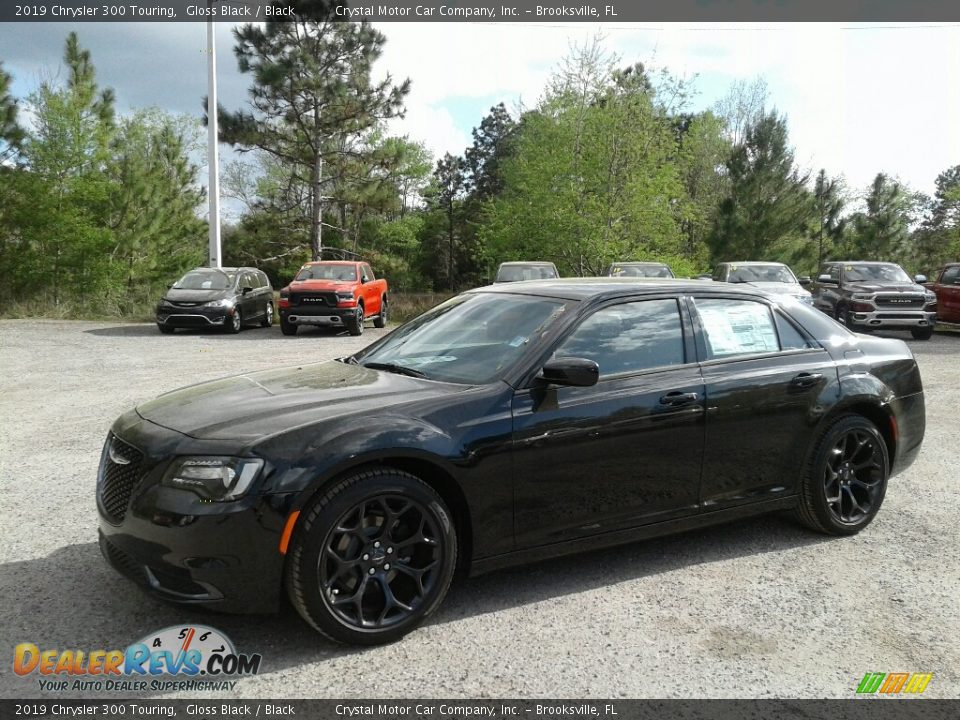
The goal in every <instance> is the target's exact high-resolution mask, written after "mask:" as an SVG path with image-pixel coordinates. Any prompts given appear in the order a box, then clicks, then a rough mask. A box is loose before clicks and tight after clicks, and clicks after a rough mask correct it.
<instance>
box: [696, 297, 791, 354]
mask: <svg viewBox="0 0 960 720" xmlns="http://www.w3.org/2000/svg"><path fill="white" fill-rule="evenodd" d="M697 309H698V311H699V312H700V316H701V317H702V319H703V325H704V329H705V330H706V335H707V343H708V344H709V346H710V353H711V354H712V355H713V356H714V357H723V356H726V355H741V354H752V353H765V352H777V351H779V350H780V345H779V343H778V342H777V333H776V330H775V328H774V326H773V323H772V322H771V319H770V311H769V310H768V309H767V308H766V306H765V305H761V304H760V303H753V302H746V303H734V302H722V303H703V304H698V306H697Z"/></svg>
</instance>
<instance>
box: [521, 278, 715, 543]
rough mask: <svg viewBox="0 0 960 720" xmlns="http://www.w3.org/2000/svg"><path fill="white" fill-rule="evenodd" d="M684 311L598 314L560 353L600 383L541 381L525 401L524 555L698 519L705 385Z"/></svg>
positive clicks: (648, 303) (647, 308) (652, 307)
mask: <svg viewBox="0 0 960 720" xmlns="http://www.w3.org/2000/svg"><path fill="white" fill-rule="evenodd" d="M684 312H685V310H684V309H682V306H681V305H680V304H679V302H678V300H677V299H676V298H673V297H663V298H656V299H642V300H641V299H637V300H631V301H627V302H622V301H618V302H615V303H612V304H608V305H606V306H603V307H600V308H598V309H597V310H595V311H594V312H593V313H591V314H590V315H589V316H587V317H586V318H584V319H583V320H581V321H580V322H579V324H578V325H577V326H576V327H575V328H573V329H572V330H571V331H570V332H569V333H568V334H567V335H566V337H565V338H564V339H561V340H560V342H559V343H558V346H557V348H556V350H555V355H556V356H561V357H580V358H587V359H591V360H595V361H596V362H597V364H598V365H599V366H600V379H599V382H598V383H597V384H596V385H594V386H592V387H558V386H555V385H544V384H543V383H542V382H540V381H534V383H533V384H532V385H531V386H530V387H526V388H523V389H520V390H518V391H517V393H516V395H515V396H514V400H513V420H514V436H513V447H514V453H513V455H514V462H513V467H514V478H515V483H514V488H515V495H514V497H515V527H516V539H517V546H518V547H532V546H536V545H544V544H549V543H554V542H561V541H564V540H570V539H576V538H578V537H584V536H589V535H597V534H601V533H605V532H612V531H616V530H620V529H626V528H631V527H636V526H639V525H644V524H647V523H652V522H657V521H661V520H668V519H670V518H675V517H680V516H684V515H690V514H694V513H696V512H697V502H698V496H699V482H700V463H701V455H702V452H703V440H704V407H703V382H702V380H701V378H700V370H699V368H698V366H697V363H696V357H695V350H694V348H693V342H692V334H691V332H690V326H689V322H687V323H686V324H684V322H683V320H682V313H684ZM685 327H686V332H685V331H684V328H685Z"/></svg>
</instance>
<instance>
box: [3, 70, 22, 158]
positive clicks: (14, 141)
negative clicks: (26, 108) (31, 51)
mask: <svg viewBox="0 0 960 720" xmlns="http://www.w3.org/2000/svg"><path fill="white" fill-rule="evenodd" d="M12 84H13V77H12V76H11V75H10V74H9V73H7V72H5V71H4V69H3V63H0V167H2V166H5V165H7V164H9V163H11V162H13V161H15V160H16V159H17V157H18V156H19V154H20V149H21V147H22V145H23V140H24V138H25V137H26V134H25V133H24V131H23V128H22V127H20V123H19V122H18V118H17V115H18V112H19V107H18V105H17V101H16V99H15V98H14V97H13V96H12V95H11V94H10V86H11V85H12Z"/></svg>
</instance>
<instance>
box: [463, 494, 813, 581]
mask: <svg viewBox="0 0 960 720" xmlns="http://www.w3.org/2000/svg"><path fill="white" fill-rule="evenodd" d="M796 504H797V496H796V495H791V496H789V497H781V498H777V499H775V500H765V501H763V502H758V503H750V504H749V505H738V506H737V507H733V508H727V509H724V510H716V511H714V512H708V513H701V514H699V515H691V516H689V517H685V518H678V519H676V520H666V521H664V522H659V523H652V524H650V525H642V526H640V527H637V528H631V529H629V530H618V531H617V532H611V533H605V534H602V535H591V536H590V537H585V538H577V539H576V540H567V541H564V542H559V543H552V544H550V545H538V546H537V547H532V548H526V549H524V550H516V551H514V552H509V553H504V554H502V555H492V556H490V557H485V558H480V559H475V560H474V561H473V562H472V563H471V564H470V573H469V574H470V576H471V577H472V576H475V575H483V574H484V573H488V572H492V571H494V570H500V569H502V568H507V567H512V566H514V565H524V564H526V563H531V562H537V561H540V560H547V559H549V558H555V557H560V556H562V555H572V554H574V553H580V552H587V551H588V550H599V549H602V548H607V547H614V546H616V545H626V544H628V543H632V542H636V541H638V540H646V539H648V538H654V537H660V536H662V535H674V534H676V533H680V532H685V531H687V530H697V529H699V528H702V527H708V526H710V525H718V524H720V523H725V522H730V521H731V520H739V519H740V518H745V517H750V516H752V515H763V514H765V513H769V512H775V511H777V510H789V509H792V508H793V507H795V506H796Z"/></svg>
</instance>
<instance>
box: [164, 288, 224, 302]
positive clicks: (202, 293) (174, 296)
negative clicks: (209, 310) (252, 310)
mask: <svg viewBox="0 0 960 720" xmlns="http://www.w3.org/2000/svg"><path fill="white" fill-rule="evenodd" d="M234 295H235V293H234V291H233V290H177V289H176V288H170V289H169V290H167V292H166V294H165V295H164V296H163V299H164V300H170V301H172V302H210V301H211V300H223V299H224V298H232V297H233V296H234Z"/></svg>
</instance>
